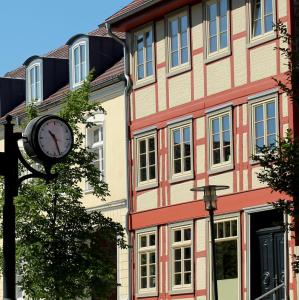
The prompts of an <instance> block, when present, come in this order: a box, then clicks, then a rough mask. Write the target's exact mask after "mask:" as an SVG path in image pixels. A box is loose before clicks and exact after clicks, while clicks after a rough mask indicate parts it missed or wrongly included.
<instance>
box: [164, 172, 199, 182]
mask: <svg viewBox="0 0 299 300" xmlns="http://www.w3.org/2000/svg"><path fill="white" fill-rule="evenodd" d="M193 173H194V172H193V171H192V172H189V173H186V174H181V175H173V176H172V177H171V179H170V180H169V183H177V182H181V181H186V180H191V179H194V174H193Z"/></svg>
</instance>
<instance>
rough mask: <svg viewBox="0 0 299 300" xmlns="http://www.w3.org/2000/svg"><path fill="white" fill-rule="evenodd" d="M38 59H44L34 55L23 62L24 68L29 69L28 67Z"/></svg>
mask: <svg viewBox="0 0 299 300" xmlns="http://www.w3.org/2000/svg"><path fill="white" fill-rule="evenodd" d="M36 59H42V57H41V56H39V55H32V56H30V57H28V58H27V59H26V60H25V61H24V62H23V66H25V67H28V65H29V64H30V63H31V62H32V61H34V60H36Z"/></svg>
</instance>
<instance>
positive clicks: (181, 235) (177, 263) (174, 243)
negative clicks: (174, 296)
mask: <svg viewBox="0 0 299 300" xmlns="http://www.w3.org/2000/svg"><path fill="white" fill-rule="evenodd" d="M192 247H193V246H192V227H191V225H182V226H179V227H173V228H171V274H172V275H171V276H172V279H171V283H172V284H171V287H172V291H173V292H175V291H177V290H178V291H181V290H182V289H183V290H188V291H189V290H191V289H192V284H193V267H192V263H193V257H192V256H193V253H192Z"/></svg>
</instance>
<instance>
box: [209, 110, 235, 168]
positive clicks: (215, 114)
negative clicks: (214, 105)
mask: <svg viewBox="0 0 299 300" xmlns="http://www.w3.org/2000/svg"><path fill="white" fill-rule="evenodd" d="M226 115H228V116H229V126H230V159H229V160H228V161H224V159H223V130H222V122H221V121H220V122H219V123H220V126H219V133H220V163H218V164H214V163H213V137H212V121H213V120H214V119H218V118H220V119H221V120H222V118H223V117H224V116H226ZM232 117H233V115H232V107H231V106H229V107H227V108H224V109H220V110H217V111H214V112H211V113H209V114H207V123H208V124H207V131H208V132H207V136H208V145H209V173H214V172H222V171H225V170H230V169H232V168H233V163H234V156H233V152H234V151H233V146H234V143H233V120H232Z"/></svg>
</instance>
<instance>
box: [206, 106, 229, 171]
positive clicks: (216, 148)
mask: <svg viewBox="0 0 299 300" xmlns="http://www.w3.org/2000/svg"><path fill="white" fill-rule="evenodd" d="M208 122H209V125H208V132H209V142H210V147H209V148H210V151H209V153H210V168H211V169H215V168H219V167H222V166H226V165H231V164H232V152H233V151H232V128H231V123H232V122H231V111H224V112H223V113H220V114H217V115H212V116H210V117H209V118H208Z"/></svg>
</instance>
